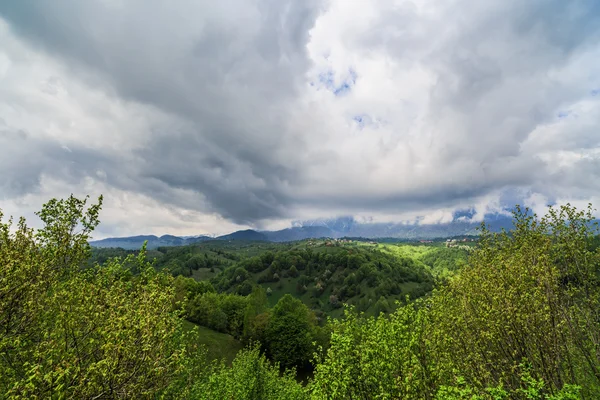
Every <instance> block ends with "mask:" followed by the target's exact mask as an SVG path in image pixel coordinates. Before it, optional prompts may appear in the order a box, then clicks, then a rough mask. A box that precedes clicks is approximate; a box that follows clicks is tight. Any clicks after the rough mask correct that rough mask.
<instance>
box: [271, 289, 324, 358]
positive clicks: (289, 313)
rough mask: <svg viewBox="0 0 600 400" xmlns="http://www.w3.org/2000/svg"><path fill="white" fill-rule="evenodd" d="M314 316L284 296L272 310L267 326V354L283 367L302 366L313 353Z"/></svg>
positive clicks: (288, 296) (287, 296)
mask: <svg viewBox="0 0 600 400" xmlns="http://www.w3.org/2000/svg"><path fill="white" fill-rule="evenodd" d="M313 327H314V316H313V315H312V313H311V312H310V310H309V309H308V308H307V307H306V306H305V305H304V303H302V302H301V301H300V300H298V299H295V298H294V297H292V296H291V295H289V294H286V295H285V296H283V297H282V298H281V299H279V301H278V302H277V304H276V305H275V307H273V310H272V311H271V316H270V319H269V324H268V326H267V332H266V337H267V343H266V345H267V348H268V352H269V354H270V355H271V357H272V358H273V360H275V361H276V362H279V363H281V365H282V366H283V367H286V368H287V367H293V366H303V365H305V364H306V363H307V362H308V361H309V359H310V357H311V353H312V350H313V348H312V340H313V339H312V329H313Z"/></svg>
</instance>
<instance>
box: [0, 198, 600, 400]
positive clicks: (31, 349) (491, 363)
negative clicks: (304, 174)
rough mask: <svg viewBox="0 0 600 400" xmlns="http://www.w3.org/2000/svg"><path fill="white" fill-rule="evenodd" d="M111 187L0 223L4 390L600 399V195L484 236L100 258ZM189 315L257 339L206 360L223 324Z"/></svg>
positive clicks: (73, 394)
mask: <svg viewBox="0 0 600 400" xmlns="http://www.w3.org/2000/svg"><path fill="white" fill-rule="evenodd" d="M101 202H102V199H101V198H100V199H99V202H98V203H97V204H94V205H91V206H89V205H88V204H87V202H86V200H79V199H77V198H74V197H70V198H68V199H66V200H51V201H50V202H49V203H47V204H46V205H45V206H44V207H43V209H42V211H41V212H40V213H39V216H40V218H41V219H42V221H43V223H44V227H43V228H42V229H40V230H33V229H31V228H29V227H28V226H27V224H26V222H25V221H24V220H22V219H21V220H19V222H17V223H13V222H12V221H10V220H9V221H8V222H3V223H2V224H1V225H0V332H1V336H0V393H2V394H3V396H4V397H6V398H24V399H29V398H88V399H92V398H94V399H114V398H180V399H216V398H218V399H221V398H231V399H372V398H380V399H395V398H406V399H548V400H549V399H554V400H557V399H596V398H599V397H600V373H599V371H600V334H599V332H600V329H599V328H600V314H599V310H600V281H599V279H600V252H599V251H598V248H597V245H598V238H597V236H596V234H597V232H596V231H595V227H594V226H593V224H591V220H592V215H591V212H590V211H589V210H588V211H587V212H585V211H577V210H575V209H574V208H572V207H570V206H565V207H562V208H560V209H551V211H550V213H549V214H548V215H547V216H545V217H541V218H536V217H534V216H532V215H531V214H530V213H529V212H527V211H526V210H523V211H521V210H519V209H517V212H516V213H515V216H514V221H515V229H514V230H513V231H512V232H509V233H501V234H496V233H491V232H489V231H486V230H483V231H482V235H481V239H480V240H479V242H478V243H477V245H476V246H474V247H471V246H456V247H449V248H446V247H442V246H440V245H422V246H407V245H396V244H385V245H382V244H370V243H358V242H331V241H330V242H327V241H305V242H300V243H289V244H281V245H271V244H259V245H257V244H256V243H254V244H244V243H241V244H240V243H238V244H231V245H229V246H230V247H228V248H227V247H226V248H223V247H216V246H214V245H212V244H211V243H203V244H201V245H194V246H187V247H179V248H170V249H169V250H168V251H161V249H158V250H157V251H156V252H152V253H150V252H146V251H145V249H142V250H141V251H140V252H137V253H135V254H125V253H126V252H124V251H122V250H111V252H112V253H95V254H94V255H93V257H92V253H91V249H90V247H89V245H88V239H89V235H90V234H91V232H92V231H93V229H94V228H95V227H96V226H97V225H98V223H99V213H100V209H101ZM211 246H212V247H211ZM261 246H264V247H261ZM163 250H164V249H163ZM171 252H172V253H171ZM114 256H116V257H114ZM90 259H91V260H95V261H96V262H90ZM151 259H156V261H154V262H151V261H150V260H151ZM211 270H212V271H211ZM173 273H176V274H177V276H174V275H173ZM201 273H202V274H206V276H205V277H201V276H200V274H201ZM276 274H277V275H278V279H276V277H275V275H276ZM185 275H188V276H185ZM193 276H195V278H196V279H194V278H193ZM302 276H305V277H306V278H302ZM278 284H281V286H280V287H278ZM300 284H302V285H300ZM304 286H305V287H304ZM318 292H320V293H318ZM309 293H312V295H310V296H309V297H305V296H307V294H309ZM378 295H379V298H377V296H378ZM332 296H337V299H335V300H336V301H337V302H338V303H339V305H338V304H335V302H334V301H332V300H334V298H333V297H332ZM382 298H383V299H384V300H385V301H387V302H388V305H389V308H381V307H380V306H377V304H378V303H380V300H381V299H382ZM315 299H316V300H315ZM326 299H327V302H325V300H326ZM365 299H366V301H365ZM369 299H372V301H369ZM396 299H402V300H401V301H398V302H396V303H395V304H393V305H392V304H389V303H390V302H392V303H393V301H394V300H396ZM311 301H312V302H313V303H312V304H311ZM372 302H374V303H375V305H371V303H372ZM344 303H345V304H348V306H346V307H345V308H344V306H343V304H344ZM340 305H341V307H340ZM375 306H377V307H375ZM372 307H373V308H372ZM338 310H339V311H338ZM342 312H343V315H340V316H338V313H342ZM379 312H381V313H379ZM386 312H388V313H386ZM328 315H329V317H327V316H328ZM184 318H186V319H188V320H190V321H193V322H196V323H198V324H201V325H204V326H208V327H211V328H212V329H214V330H217V331H221V332H223V333H227V334H229V335H231V336H232V337H233V338H232V339H231V340H233V339H238V340H239V341H240V342H241V343H242V344H244V345H245V346H246V348H245V349H244V350H242V351H240V352H239V353H238V354H237V356H236V357H235V359H234V360H233V361H232V362H231V363H229V362H227V361H223V362H211V361H210V360H211V359H213V358H214V356H209V357H207V352H210V351H211V349H207V348H206V346H205V344H208V345H209V346H215V345H213V344H211V343H220V342H219V341H221V340H223V338H227V337H228V336H227V337H226V336H219V337H218V338H216V339H213V338H210V337H207V335H208V332H207V331H206V330H205V329H203V330H198V329H190V328H191V327H190V324H189V323H187V322H185V323H184ZM203 335H204V337H203ZM208 336H210V335H208ZM227 340H229V339H227ZM212 350H213V353H214V349H212ZM297 369H300V370H302V371H304V372H307V371H311V370H312V371H313V373H312V374H310V373H309V374H305V378H304V380H303V381H300V380H298V379H297V376H296V370H297ZM284 370H285V372H284Z"/></svg>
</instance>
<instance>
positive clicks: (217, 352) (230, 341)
mask: <svg viewBox="0 0 600 400" xmlns="http://www.w3.org/2000/svg"><path fill="white" fill-rule="evenodd" d="M183 325H184V327H185V328H186V329H188V330H191V329H194V328H197V329H198V332H199V336H200V344H203V345H206V348H207V350H208V354H207V358H208V359H209V360H218V359H221V358H224V359H225V361H226V362H227V364H231V361H233V359H234V358H235V355H236V354H237V352H238V351H240V350H241V349H242V347H243V346H242V343H240V342H239V341H238V340H235V339H234V338H233V336H231V335H227V334H225V333H221V332H217V331H213V330H212V329H209V328H205V327H203V326H200V325H196V324H194V323H192V322H189V321H186V320H184V321H183Z"/></svg>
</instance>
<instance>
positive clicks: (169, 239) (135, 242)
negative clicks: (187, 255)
mask: <svg viewBox="0 0 600 400" xmlns="http://www.w3.org/2000/svg"><path fill="white" fill-rule="evenodd" d="M212 239H213V238H212V237H210V236H193V237H185V238H184V237H179V236H173V235H163V236H161V237H158V236H154V235H140V236H129V237H121V238H107V239H102V240H95V241H91V242H90V245H91V246H92V247H115V248H116V247H120V248H122V249H125V250H138V249H140V248H141V247H142V245H143V244H144V242H145V241H148V249H156V248H157V247H161V246H185V245H188V244H193V243H198V242H204V241H206V240H212Z"/></svg>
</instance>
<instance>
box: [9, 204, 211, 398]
mask: <svg viewBox="0 0 600 400" xmlns="http://www.w3.org/2000/svg"><path fill="white" fill-rule="evenodd" d="M85 204H86V202H85V200H78V199H76V198H74V197H70V198H69V199H67V200H52V201H50V202H49V203H47V204H46V205H45V206H44V208H43V209H42V211H41V212H40V213H39V215H40V217H41V219H42V221H43V222H44V223H45V226H44V228H42V229H41V230H39V231H38V232H34V231H33V230H31V229H29V228H27V226H26V224H25V221H24V220H20V222H19V224H18V226H17V230H16V232H14V233H11V232H10V223H8V224H2V225H0V232H1V233H0V234H1V236H0V262H1V264H0V268H1V269H0V316H1V317H0V318H1V320H0V324H1V326H0V329H1V330H2V332H3V335H2V336H1V337H0V391H1V392H2V393H4V395H5V396H6V397H9V398H67V397H69V398H109V397H110V398H124V397H147V396H150V395H154V394H155V393H160V392H163V391H167V390H168V389H169V388H170V387H171V385H173V384H174V382H175V381H176V379H184V377H185V375H186V374H187V373H191V371H193V370H194V369H195V368H198V366H200V365H201V363H200V362H198V363H195V365H196V366H194V367H192V366H191V360H192V359H193V357H188V358H186V355H190V354H191V353H190V351H191V352H194V353H196V354H199V353H197V352H196V351H195V350H194V349H193V346H192V347H188V345H187V344H186V343H187V342H186V337H187V336H186V335H185V334H184V333H183V331H182V329H181V320H180V319H179V318H178V316H177V314H176V313H175V312H173V309H172V304H173V301H174V300H173V298H174V290H173V285H172V278H171V277H170V276H167V275H164V274H157V273H156V272H155V271H154V269H153V268H152V267H151V266H150V265H149V264H147V263H146V262H145V258H144V251H143V250H142V252H141V253H140V255H139V256H138V257H135V258H134V257H130V258H129V259H127V260H126V261H124V262H122V263H121V262H119V261H118V260H113V261H111V262H109V263H108V264H107V265H106V266H104V267H102V268H93V269H86V270H81V269H80V267H81V266H83V265H84V264H85V262H86V257H87V256H88V255H89V247H88V245H87V239H88V235H89V233H90V232H91V231H92V229H93V228H94V227H95V226H96V225H97V223H98V219H97V216H98V211H99V209H100V204H101V199H100V201H99V202H98V204H95V205H92V206H91V207H89V208H87V209H86V208H85ZM124 264H128V265H131V264H135V265H136V266H137V269H138V270H139V271H140V274H139V275H138V276H137V277H134V276H133V274H132V273H131V271H130V269H128V268H124V267H123V265H124ZM199 359H201V358H199Z"/></svg>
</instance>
